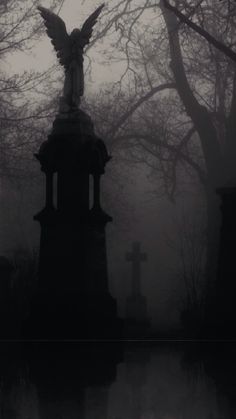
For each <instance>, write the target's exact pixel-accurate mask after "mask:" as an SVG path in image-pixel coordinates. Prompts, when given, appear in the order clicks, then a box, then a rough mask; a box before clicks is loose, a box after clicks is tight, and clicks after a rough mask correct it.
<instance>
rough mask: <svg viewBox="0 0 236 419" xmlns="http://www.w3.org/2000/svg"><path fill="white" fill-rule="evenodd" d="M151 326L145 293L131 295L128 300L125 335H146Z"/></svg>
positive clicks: (127, 336)
mask: <svg viewBox="0 0 236 419" xmlns="http://www.w3.org/2000/svg"><path fill="white" fill-rule="evenodd" d="M150 326H151V322H150V319H149V318H148V314H147V300H146V297H144V296H143V295H136V296H133V295H131V296H129V297H128V298H127V302H126V319H125V325H124V337H126V338H129V337H137V338H139V337H146V336H147V335H148V332H149V329H150Z"/></svg>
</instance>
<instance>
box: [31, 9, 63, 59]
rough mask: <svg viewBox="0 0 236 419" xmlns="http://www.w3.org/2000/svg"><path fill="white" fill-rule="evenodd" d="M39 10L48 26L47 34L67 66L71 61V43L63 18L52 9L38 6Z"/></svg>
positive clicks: (58, 55)
mask: <svg viewBox="0 0 236 419" xmlns="http://www.w3.org/2000/svg"><path fill="white" fill-rule="evenodd" d="M38 10H39V11H40V14H41V16H42V18H43V19H44V24H45V26H46V28H47V34H48V36H49V38H51V42H52V44H53V46H54V48H55V50H56V51H57V57H58V58H59V61H60V63H61V64H62V65H64V66H67V65H68V63H69V61H70V54H71V43H70V37H69V35H68V33H67V31H66V25H65V23H64V22H63V20H62V19H61V18H60V17H59V16H58V15H55V13H53V12H51V10H49V9H46V8H45V7H42V6H38Z"/></svg>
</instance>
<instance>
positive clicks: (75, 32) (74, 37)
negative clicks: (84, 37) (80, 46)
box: [70, 28, 81, 41]
mask: <svg viewBox="0 0 236 419" xmlns="http://www.w3.org/2000/svg"><path fill="white" fill-rule="evenodd" d="M80 33H81V30H80V29H77V28H75V29H73V31H72V32H71V34H70V38H71V40H72V41H77V40H78V39H79V37H80Z"/></svg>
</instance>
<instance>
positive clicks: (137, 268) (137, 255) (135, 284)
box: [126, 242, 147, 296]
mask: <svg viewBox="0 0 236 419" xmlns="http://www.w3.org/2000/svg"><path fill="white" fill-rule="evenodd" d="M126 260H127V261H128V262H132V295H135V296H137V295H140V294H141V291H140V279H141V262H145V261H146V260H147V254H146V253H141V251H140V243H139V242H134V243H133V245H132V252H128V253H126Z"/></svg>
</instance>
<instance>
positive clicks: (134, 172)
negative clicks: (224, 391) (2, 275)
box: [0, 0, 206, 330]
mask: <svg viewBox="0 0 236 419" xmlns="http://www.w3.org/2000/svg"><path fill="white" fill-rule="evenodd" d="M41 4H42V5H43V6H44V7H50V5H51V2H50V1H42V2H41ZM99 4H100V2H97V1H96V3H94V2H92V1H83V2H77V1H74V0H65V1H64V2H62V3H61V8H60V7H59V6H60V5H58V8H57V10H59V8H60V16H61V17H62V18H63V19H64V20H65V22H66V25H67V28H68V31H70V30H72V29H73V28H74V27H75V26H80V25H81V24H82V22H83V21H84V19H85V18H86V17H87V16H88V14H89V13H91V12H92V11H93V10H94V9H95V8H96V6H98V5H99ZM104 10H106V9H104ZM148 13H149V12H148ZM151 18H152V12H150V15H149V14H148V15H146V16H145V17H144V20H143V24H146V23H147V22H149V21H150V19H151ZM156 25H157V23H156ZM157 26H158V25H157ZM116 32H117V30H116V31H115V30H114V28H113V30H111V31H110V32H109V33H108V35H107V37H106V38H105V40H104V39H103V40H102V42H101V41H98V42H97V43H96V44H95V45H93V46H92V47H91V48H90V49H89V51H88V57H86V58H85V68H86V69H87V71H86V76H85V86H86V89H85V103H84V106H85V107H86V106H87V103H86V99H88V102H89V101H90V102H91V103H92V102H94V101H95V103H96V100H97V98H99V96H96V95H98V92H105V93H104V95H105V96H106V88H107V86H109V88H110V87H111V86H112V85H113V84H114V86H116V85H117V82H118V80H120V78H121V76H122V74H123V73H124V70H125V68H126V63H125V61H124V59H122V54H121V55H120V60H119V53H117V56H118V58H116V57H115V52H114V51H113V54H114V60H112V59H111V60H110V61H109V60H107V58H104V56H103V53H102V52H104V51H105V50H106V49H107V50H108V49H109V48H112V43H113V42H115V40H116V39H117V33H116ZM113 47H114V45H113ZM114 49H115V51H116V46H115V48H114ZM105 61H106V63H105ZM56 63H57V61H56V54H55V52H54V51H53V47H52V45H51V44H50V41H49V39H48V37H46V35H44V36H42V37H41V38H40V39H39V40H38V41H37V42H36V43H35V45H34V46H33V48H32V49H30V50H29V51H25V50H24V49H23V50H21V51H15V52H14V53H12V54H10V55H8V56H7V57H6V58H5V59H4V63H3V68H4V71H6V72H10V73H11V74H14V73H19V74H22V73H23V72H24V71H30V70H33V71H38V72H39V73H40V72H44V71H46V70H47V69H48V68H49V67H50V66H52V65H55V64H56ZM89 64H90V67H88V65H89ZM160 66H161V64H160ZM151 71H153V70H150V73H151ZM59 75H61V71H60V69H59V68H58V67H57V68H55V71H54V72H53V73H52V76H51V77H52V78H53V77H55V78H57V77H59ZM54 83H55V86H54V91H55V92H57V93H59V91H60V88H61V82H60V81H59V82H58V83H57V80H54ZM127 85H128V83H127ZM127 89H128V88H127ZM32 94H33V95H34V93H32V91H31V92H30V93H29V97H31V95H32ZM37 94H38V92H36V93H35V95H36V96H35V97H37ZM167 96H168V95H167V94H166V93H164V94H163V96H162V99H163V102H164V101H165V98H167ZM114 99H115V98H114ZM176 100H177V99H176ZM96 106H97V107H98V108H99V103H96ZM125 106H126V103H124V108H125ZM156 106H158V100H157V105H156ZM154 107H155V106H154ZM160 111H161V108H160ZM146 112H148V111H147V110H146ZM180 112H181V109H180ZM157 113H158V109H157ZM167 113H168V111H167ZM183 114H184V115H185V113H184V111H183ZM90 116H91V118H92V119H94V120H95V123H96V129H97V130H98V131H100V132H102V131H103V126H102V122H101V121H100V126H99V118H98V116H97V115H94V116H93V114H90ZM115 118H119V115H117V116H115ZM180 119H181V118H180ZM183 119H184V118H183ZM52 120H53V118H52V116H50V118H49V119H48V120H47V122H45V125H44V131H45V133H46V132H47V133H48V134H49V133H50V131H51V127H52ZM180 122H181V121H180ZM183 124H184V123H183ZM104 125H105V124H104ZM131 129H132V125H131ZM45 140H46V138H45ZM171 144H172V143H171ZM38 145H39V144H38ZM36 146H37V144H35V145H34V147H35V148H34V150H33V151H34V152H37V151H38V148H37V147H36ZM107 147H108V149H110V151H111V154H112V156H113V159H112V160H111V161H110V162H109V164H108V166H107V170H106V173H105V175H104V177H103V179H102V191H103V200H102V206H103V208H104V209H105V210H106V211H107V212H108V213H109V214H110V215H111V216H112V217H113V223H112V224H109V225H108V226H107V230H106V231H107V253H108V272H109V288H110V291H111V293H112V295H113V296H114V297H115V298H116V299H117V301H118V311H119V314H120V315H121V316H122V317H123V316H124V315H125V303H126V298H127V296H128V294H129V293H130V289H131V265H130V264H129V263H128V262H127V261H126V259H125V255H126V253H127V252H128V251H130V250H131V246H132V243H133V242H135V241H139V242H140V243H141V250H142V251H143V252H146V253H147V261H146V262H143V263H142V267H141V287H142V293H143V294H144V295H145V296H146V297H147V301H148V312H149V316H150V317H151V319H152V326H153V327H154V328H158V329H159V330H160V329H165V328H178V327H179V321H180V312H181V309H182V308H183V306H184V300H185V297H186V283H185V281H184V278H183V277H181V272H180V271H181V260H180V258H179V256H178V252H179V250H180V249H181V240H183V236H182V237H181V233H180V229H179V225H181V223H182V221H183V219H187V220H188V221H189V220H192V223H193V224H194V223H197V222H198V220H201V222H200V224H201V223H202V222H203V221H202V220H204V217H205V216H206V202H205V198H204V195H203V193H204V190H203V187H202V186H201V185H200V183H199V182H197V181H196V177H195V178H194V176H193V175H192V173H191V174H190V176H189V179H185V176H187V175H186V173H187V171H186V172H185V171H184V170H183V171H181V170H180V172H179V173H178V177H179V179H180V181H179V182H180V183H181V180H182V181H183V182H182V183H183V184H184V183H185V181H186V185H185V187H183V188H182V189H181V187H177V193H176V194H175V197H174V198H173V197H172V198H173V199H169V198H168V196H167V195H168V193H164V192H163V185H162V183H163V182H162V180H161V179H160V178H159V175H158V172H156V174H153V170H152V168H151V167H149V166H148V165H147V164H146V162H145V161H143V162H139V163H137V162H134V161H132V158H131V155H129V152H127V156H126V157H127V158H124V154H122V152H121V151H120V149H119V146H118V147H116V146H112V145H110V144H109V141H107ZM121 148H122V147H121ZM199 149H200V147H199V146H193V149H192V150H193V152H194V156H197V157H196V159H197V161H198V162H199V161H200V162H201V159H202V156H201V152H199ZM192 150H191V151H192ZM134 154H135V152H134ZM186 154H187V153H186ZM198 154H199V155H200V157H199V156H198ZM185 157H186V156H185ZM30 159H31V162H30V165H32V167H33V172H34V173H35V179H34V178H30V179H27V177H25V178H24V179H8V178H4V177H3V178H2V179H1V205H0V219H1V224H0V233H1V234H0V235H1V240H0V252H1V254H2V255H6V256H8V257H10V258H11V257H13V254H14V251H15V250H16V249H17V248H26V249H34V248H36V249H38V248H39V240H40V226H39V224H38V223H37V222H35V221H34V220H33V216H34V215H35V214H36V213H37V212H39V211H40V210H41V209H42V208H43V206H44V200H45V185H44V177H43V174H42V173H40V167H39V164H38V162H37V161H36V159H35V158H34V156H33V155H32V153H31V157H30ZM144 160H145V159H144ZM186 160H187V158H186ZM23 164H27V163H26V162H25V163H24V162H23ZM168 175H169V174H167V177H168ZM193 178H194V179H193ZM167 189H168V187H167ZM178 189H179V190H178ZM160 191H161V192H160ZM200 228H201V227H199V230H200ZM182 234H183V235H184V231H182Z"/></svg>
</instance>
